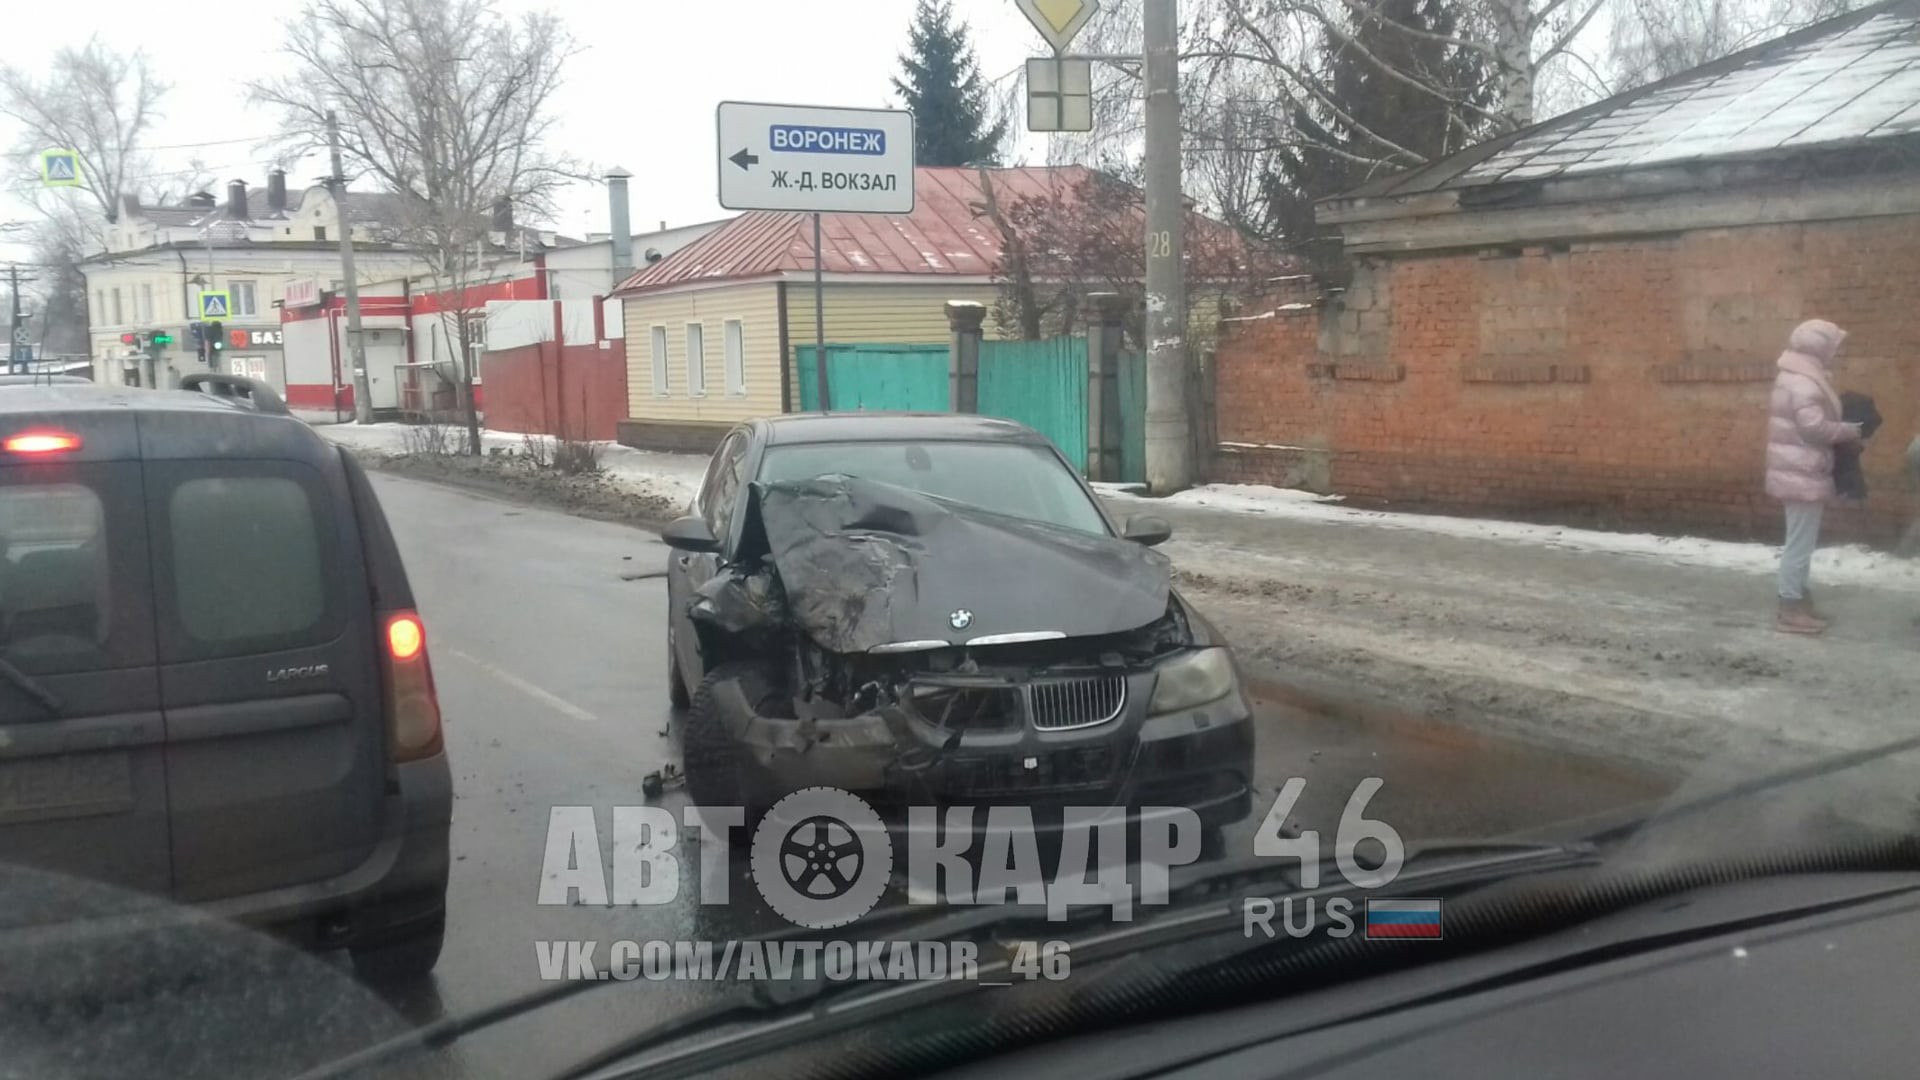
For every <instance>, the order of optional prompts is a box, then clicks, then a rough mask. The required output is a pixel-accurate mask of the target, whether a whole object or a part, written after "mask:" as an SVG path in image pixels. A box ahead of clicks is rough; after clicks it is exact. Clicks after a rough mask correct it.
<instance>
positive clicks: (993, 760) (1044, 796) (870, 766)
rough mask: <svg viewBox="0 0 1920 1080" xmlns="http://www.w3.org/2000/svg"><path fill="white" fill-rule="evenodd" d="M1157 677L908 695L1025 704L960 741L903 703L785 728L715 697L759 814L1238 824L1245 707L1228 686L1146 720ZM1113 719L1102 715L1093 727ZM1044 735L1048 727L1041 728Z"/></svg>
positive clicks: (1247, 740)
mask: <svg viewBox="0 0 1920 1080" xmlns="http://www.w3.org/2000/svg"><path fill="white" fill-rule="evenodd" d="M1156 677H1157V676H1156V675H1155V673H1154V672H1153V671H1152V670H1150V669H1145V670H1136V671H1130V672H1127V673H1124V674H1110V673H1109V674H1102V675H1098V676H1093V677H1088V676H1085V675H1082V676H1078V677H1058V678H1056V677H1041V678H1037V679H1032V680H991V679H973V680H952V679H944V680H943V679H937V678H936V679H928V680H923V681H922V682H921V683H917V684H916V685H922V684H932V685H934V686H936V687H939V688H942V689H952V688H953V687H954V686H955V685H956V684H960V685H963V686H964V687H965V688H966V689H967V690H968V691H969V692H978V693H999V694H1006V695H1011V696H1013V697H1014V698H1015V699H1017V700H1018V701H1019V702H1020V703H1021V708H1020V709H1019V710H1017V715H1015V716H1007V717H1005V718H1004V719H1003V721H1002V722H1000V723H997V724H983V725H979V726H974V727H967V728H959V729H956V728H954V727H952V726H949V725H946V724H942V723H940V722H938V720H937V718H931V717H929V716H928V715H927V713H928V711H929V710H927V709H926V708H924V707H923V706H917V705H916V704H915V703H914V700H913V698H912V696H911V695H909V696H908V698H907V699H906V700H904V701H902V702H900V703H895V704H889V705H887V706H885V707H882V708H879V709H876V710H874V711H872V712H868V713H864V714H861V715H859V716H855V717H850V718H846V719H833V720H827V719H816V720H795V719H791V718H783V717H771V716H764V715H760V714H759V713H757V712H755V711H754V710H753V708H752V707H751V704H750V703H749V701H748V699H747V696H746V695H745V694H744V693H743V692H742V689H741V687H740V686H739V685H738V684H734V683H728V684H721V685H717V686H715V687H713V688H712V692H713V693H714V694H715V695H716V705H718V706H719V715H720V716H721V717H722V718H723V722H724V723H725V724H726V725H727V728H728V733H729V735H730V736H732V739H733V741H734V743H735V745H736V746H738V747H739V748H740V749H741V751H742V753H741V764H742V768H743V770H744V772H745V776H744V777H743V779H744V781H745V783H746V785H747V788H746V789H747V790H748V791H750V792H752V793H753V794H754V801H755V802H757V803H759V804H761V805H771V804H772V803H773V802H775V801H776V800H778V799H779V798H780V797H781V796H783V795H785V794H787V793H788V792H791V791H797V790H799V789H801V788H805V787H813V786H828V787H837V788H841V789H844V790H848V791H853V792H856V793H859V794H861V795H862V796H864V797H866V798H868V799H869V800H870V801H873V802H876V803H879V804H882V806H883V807H894V808H899V807H906V806H916V805H919V806H925V805H935V806H952V805H974V806H991V805H1020V806H1025V807H1028V808H1030V809H1032V810H1033V811H1034V816H1035V819H1036V822H1038V823H1041V824H1042V825H1043V826H1044V823H1045V820H1046V819H1047V817H1048V816H1049V811H1053V810H1058V809H1059V808H1064V807H1067V806H1124V807H1127V808H1129V810H1131V811H1133V812H1135V814H1136V815H1138V814H1140V813H1143V812H1146V811H1149V810H1151V809H1152V808H1167V807H1183V808H1187V809H1190V810H1192V811H1194V812H1195V813H1196V814H1197V815H1199V817H1200V819H1201V821H1202V822H1203V823H1204V824H1207V825H1223V824H1228V823H1231V822H1234V821H1238V820H1240V819H1241V818H1243V817H1245V816H1246V815H1247V814H1248V812H1249V810H1250V806H1251V795H1252V778H1253V723H1252V711H1251V709H1250V708H1249V706H1248V704H1247V702H1246V699H1245V697H1244V696H1243V695H1242V694H1241V692H1240V690H1239V688H1238V687H1237V686H1236V687H1235V688H1234V689H1233V690H1231V691H1230V692H1228V693H1227V694H1226V695H1224V696H1223V697H1220V698H1218V699H1216V700H1214V701H1211V702H1207V703H1205V704H1202V705H1197V706H1194V707H1191V708H1186V709H1180V710H1176V711H1172V712H1168V713H1164V714H1161V715H1149V714H1148V705H1149V703H1150V702H1151V700H1152V696H1153V688H1154V680H1155V678H1156ZM1095 679H1108V680H1123V685H1122V689H1121V690H1120V691H1118V692H1117V693H1116V691H1115V690H1114V689H1112V688H1111V687H1108V688H1105V689H1104V690H1103V689H1102V688H1100V687H1097V686H1088V685H1086V684H1089V683H1092V682H1094V681H1095ZM1102 693H1105V694H1106V695H1107V696H1105V697H1102V696H1101V694H1102ZM1116 698H1117V700H1116ZM1036 703H1039V706H1040V707H1036ZM1063 706H1065V707H1072V706H1078V707H1081V708H1083V709H1085V710H1090V712H1089V717H1090V719H1091V722H1079V723H1061V722H1059V721H1060V718H1061V716H1062V715H1063V712H1064V708H1063ZM1109 706H1112V708H1111V710H1110V711H1111V713H1112V715H1110V716H1103V715H1102V714H1104V713H1106V712H1108V711H1109ZM1009 711H1012V710H1009ZM1067 719H1068V720H1071V719H1073V718H1072V717H1071V716H1070V715H1069V716H1068V717H1067ZM1048 722H1053V723H1054V724H1055V725H1056V726H1044V725H1045V724H1046V723H1048Z"/></svg>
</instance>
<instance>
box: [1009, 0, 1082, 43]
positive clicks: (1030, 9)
mask: <svg viewBox="0 0 1920 1080" xmlns="http://www.w3.org/2000/svg"><path fill="white" fill-rule="evenodd" d="M1013 2H1014V3H1015V4H1016V5H1018V6H1019V8H1020V11H1021V14H1024V15H1025V16H1026V17H1027V21H1028V22H1030V23H1032V24H1033V28H1034V29H1035V30H1038V31H1040V36H1041V37H1043V38H1046V39H1047V44H1049V45H1051V46H1053V51H1054V52H1056V53H1063V52H1066V51H1067V46H1069V45H1071V44H1073V39H1074V37H1075V36H1076V35H1078V34H1079V33H1080V31H1081V30H1082V29H1083V28H1084V27H1085V26H1086V25H1087V20H1089V19H1091V18H1093V16H1094V13H1095V12H1097V11H1099V10H1100V0H1013Z"/></svg>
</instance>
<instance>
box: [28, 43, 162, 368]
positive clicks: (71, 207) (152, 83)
mask: <svg viewBox="0 0 1920 1080" xmlns="http://www.w3.org/2000/svg"><path fill="white" fill-rule="evenodd" d="M45 70H46V76H45V79H44V81H42V80H38V79H36V78H35V77H34V76H33V75H32V74H31V73H29V72H27V71H24V70H22V69H20V68H15V67H10V66H8V67H0V116H5V117H7V118H8V119H11V120H12V121H13V122H14V123H15V124H16V125H17V127H18V130H19V136H18V138H17V139H16V140H15V142H14V146H13V149H14V153H15V155H16V157H18V158H21V159H24V160H29V161H37V160H38V158H39V155H40V152H41V151H43V150H54V149H58V150H71V151H73V152H74V153H75V154H77V155H78V156H79V163H80V177H79V179H80V183H79V185H77V186H75V187H69V188H57V189H47V188H43V187H42V186H41V185H40V183H39V180H38V177H37V176H28V177H24V178H23V179H22V180H21V182H20V183H19V184H17V185H15V189H14V193H15V195H16V196H18V197H19V198H20V199H21V201H23V202H25V203H26V204H28V205H29V206H32V207H33V208H34V210H35V211H36V218H35V220H34V221H33V224H32V225H31V227H30V229H29V240H30V242H31V244H32V245H33V252H34V259H35V261H36V262H38V263H40V264H41V272H40V273H39V274H38V275H37V279H36V283H35V285H34V291H35V292H37V293H38V295H39V298H40V302H41V308H40V315H41V320H42V321H41V342H42V347H43V348H44V349H46V350H47V351H48V352H61V353H86V352H88V351H90V344H89V341H88V337H87V326H88V321H87V283H86V275H85V274H83V273H82V272H81V270H80V264H81V262H82V260H84V259H85V258H86V257H87V256H88V255H90V254H93V253H94V252H96V251H98V250H100V248H101V247H102V246H103V241H104V239H105V236H106V227H107V226H108V225H109V224H111V223H113V222H115V221H117V220H119V215H120V206H121V199H122V197H123V196H125V195H128V194H135V193H139V192H141V191H142V188H141V187H140V185H141V183H142V182H143V181H144V180H145V179H146V177H145V176H144V175H143V174H144V173H147V172H148V171H149V166H150V162H151V160H152V159H151V156H150V155H149V154H148V153H147V152H146V150H145V149H144V147H143V145H142V144H143V140H144V139H145V137H146V135H147V134H148V132H149V130H150V129H151V127H152V125H153V123H154V121H155V120H157V119H158V118H159V105H160V101H161V99H162V98H164V97H165V96H166V92H167V88H166V86H165V85H163V84H162V83H160V82H159V81H158V80H157V79H155V78H154V77H153V75H152V73H151V71H149V69H148V67H147V60H146V57H145V56H144V55H142V54H141V53H138V52H134V53H120V52H115V51H114V50H113V49H111V48H108V47H107V46H106V45H104V44H102V43H101V42H100V41H99V40H98V39H97V38H96V39H93V40H90V41H88V42H87V43H86V44H85V45H84V46H81V47H80V48H77V49H62V50H60V51H59V52H58V53H55V54H54V57H53V61H52V63H51V64H50V65H49V66H48V67H47V68H46V69H45Z"/></svg>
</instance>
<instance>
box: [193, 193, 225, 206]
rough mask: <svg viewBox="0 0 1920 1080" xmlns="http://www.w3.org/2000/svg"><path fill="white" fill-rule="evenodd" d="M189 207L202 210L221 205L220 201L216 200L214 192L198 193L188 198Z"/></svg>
mask: <svg viewBox="0 0 1920 1080" xmlns="http://www.w3.org/2000/svg"><path fill="white" fill-rule="evenodd" d="M187 205H188V206H192V207H196V208H200V209H206V208H210V207H214V206H218V205H220V200H218V199H216V198H214V197H213V192H211V191H196V192H194V193H193V194H192V195H191V196H189V197H188V199H187Z"/></svg>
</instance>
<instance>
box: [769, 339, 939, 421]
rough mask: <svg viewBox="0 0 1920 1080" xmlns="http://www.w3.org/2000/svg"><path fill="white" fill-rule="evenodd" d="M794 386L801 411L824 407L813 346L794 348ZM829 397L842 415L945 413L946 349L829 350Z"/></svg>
mask: <svg viewBox="0 0 1920 1080" xmlns="http://www.w3.org/2000/svg"><path fill="white" fill-rule="evenodd" d="M793 366H794V380H793V381H794V387H795V388H796V389H797V390H799V399H800V400H799V405H800V411H801V412H813V411H815V410H816V409H818V408H820V384H819V382H818V380H816V379H815V378H814V346H812V345H801V346H798V347H796V348H795V349H794V365H793ZM827 392H828V394H830V395H831V396H832V398H833V408H834V410H835V411H837V412H861V411H865V412H881V411H890V410H905V411H908V412H945V411H947V407H948V403H949V401H950V399H951V395H950V393H949V391H948V389H947V347H946V346H945V345H828V346H827Z"/></svg>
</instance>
